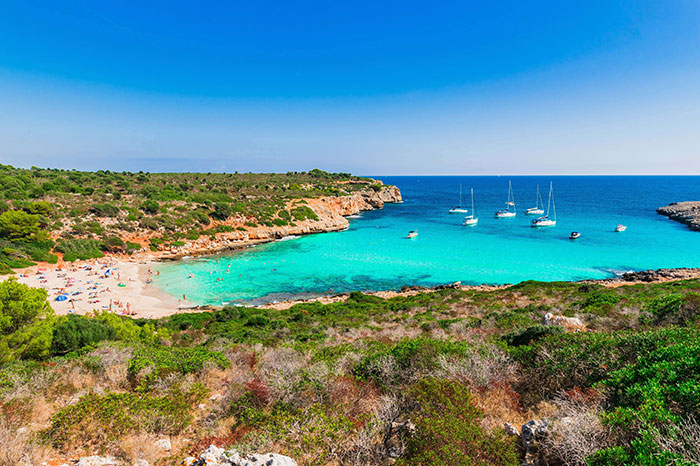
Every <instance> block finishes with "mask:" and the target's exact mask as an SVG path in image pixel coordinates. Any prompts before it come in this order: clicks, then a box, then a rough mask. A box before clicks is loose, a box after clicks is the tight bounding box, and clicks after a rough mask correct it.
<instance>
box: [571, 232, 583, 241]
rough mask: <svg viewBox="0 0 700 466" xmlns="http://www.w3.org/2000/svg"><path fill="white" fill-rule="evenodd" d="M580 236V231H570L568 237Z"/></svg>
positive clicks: (577, 237) (576, 237) (575, 237)
mask: <svg viewBox="0 0 700 466" xmlns="http://www.w3.org/2000/svg"><path fill="white" fill-rule="evenodd" d="M580 237H581V233H579V232H578V231H572V232H571V234H570V235H569V239H579V238H580Z"/></svg>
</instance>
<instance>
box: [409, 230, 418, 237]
mask: <svg viewBox="0 0 700 466" xmlns="http://www.w3.org/2000/svg"><path fill="white" fill-rule="evenodd" d="M416 236H418V230H411V231H409V232H408V235H407V236H406V238H408V239H411V238H415V237H416Z"/></svg>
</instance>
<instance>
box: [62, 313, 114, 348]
mask: <svg viewBox="0 0 700 466" xmlns="http://www.w3.org/2000/svg"><path fill="white" fill-rule="evenodd" d="M115 336H116V332H115V330H114V328H112V327H110V326H109V325H108V324H107V323H105V322H103V321H100V320H98V319H90V318H87V317H81V316H77V315H69V316H66V317H61V318H60V319H59V320H58V322H57V324H56V326H55V327H54V329H53V343H52V346H51V354H53V355H61V354H66V353H70V352H71V351H76V350H79V349H81V348H84V347H85V346H88V345H94V344H96V343H99V342H100V341H103V340H111V339H114V338H115Z"/></svg>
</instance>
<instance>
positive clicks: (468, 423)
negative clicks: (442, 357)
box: [396, 378, 518, 466]
mask: <svg viewBox="0 0 700 466" xmlns="http://www.w3.org/2000/svg"><path fill="white" fill-rule="evenodd" d="M411 397H412V398H414V399H415V401H416V403H417V405H418V406H419V408H418V410H417V411H416V413H415V414H414V416H412V420H413V423H414V424H415V426H416V432H415V434H414V435H412V436H411V437H410V438H409V439H408V442H407V445H406V452H405V454H404V455H403V457H402V458H400V459H399V460H398V461H397V462H396V465H397V466H444V465H447V464H449V465H463V466H499V465H504V466H505V465H511V466H516V465H517V464H518V457H517V454H516V450H515V442H514V440H513V439H512V438H507V437H506V435H505V433H504V432H503V431H502V430H500V429H498V430H494V431H492V432H491V433H489V432H488V431H486V429H484V428H483V427H481V425H480V421H481V419H482V417H483V414H482V412H481V411H480V410H479V409H478V408H477V407H476V406H474V404H473V403H472V400H471V395H470V393H469V388H468V387H467V386H466V385H462V384H460V383H458V382H453V381H446V380H439V379H432V378H428V379H424V380H421V381H420V382H418V384H417V385H416V386H415V387H414V388H413V390H412V393H411Z"/></svg>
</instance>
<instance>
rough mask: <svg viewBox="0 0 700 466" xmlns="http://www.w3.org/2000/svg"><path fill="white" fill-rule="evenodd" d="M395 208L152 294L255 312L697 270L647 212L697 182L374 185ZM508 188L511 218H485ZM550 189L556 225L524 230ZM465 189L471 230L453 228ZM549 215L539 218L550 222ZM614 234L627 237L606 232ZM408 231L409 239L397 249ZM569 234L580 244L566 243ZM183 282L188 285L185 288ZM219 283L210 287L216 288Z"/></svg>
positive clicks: (220, 260) (431, 179)
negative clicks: (452, 288)
mask: <svg viewBox="0 0 700 466" xmlns="http://www.w3.org/2000/svg"><path fill="white" fill-rule="evenodd" d="M376 178H379V179H381V180H382V181H383V182H384V183H386V184H393V185H396V186H398V187H399V188H400V190H401V193H402V195H403V200H404V201H403V202H402V203H398V204H386V205H385V206H384V208H383V209H379V210H374V211H369V212H363V213H361V214H360V215H357V216H354V217H353V218H350V219H349V220H350V227H349V229H347V230H345V231H341V232H334V233H321V234H315V235H308V236H303V237H297V238H288V239H286V240H283V241H277V242H273V243H268V244H263V245H258V246H255V247H251V248H247V249H244V250H239V251H233V252H228V253H225V254H218V255H213V256H206V257H197V258H192V259H185V260H181V261H178V262H174V263H162V264H159V265H158V267H157V270H159V271H160V275H159V276H158V277H156V280H155V285H156V286H157V287H159V288H160V289H161V290H163V291H165V292H167V293H169V294H171V295H173V296H174V297H177V298H182V297H183V295H186V297H187V301H188V303H190V304H212V305H226V304H263V303H269V302H274V301H281V300H287V299H299V298H309V297H314V296H321V295H333V294H337V293H341V292H348V291H380V290H398V289H400V288H401V287H403V286H406V285H420V286H435V285H440V284H448V283H454V282H457V281H459V282H462V284H471V285H478V284H507V283H519V282H521V281H524V280H542V281H558V280H582V279H602V278H609V277H614V276H615V275H617V274H620V273H623V272H626V271H637V270H646V269H657V268H666V267H669V268H670V267H700V232H694V231H690V230H689V229H688V228H687V227H686V226H684V225H682V224H680V223H677V222H674V221H671V220H669V219H668V218H666V217H663V216H661V215H659V214H657V213H656V209H657V208H658V207H660V206H664V205H667V204H669V203H670V202H674V201H685V200H700V177H699V176H512V177H508V176H385V177H376ZM509 181H511V182H512V186H513V192H514V196H515V204H516V209H517V215H516V217H514V218H500V219H498V218H495V217H494V213H495V212H496V211H497V210H499V209H502V208H504V207H505V201H506V195H507V190H508V182H509ZM550 183H552V186H553V199H554V206H556V215H557V217H556V219H557V223H556V226H554V227H546V228H532V227H531V225H530V223H531V221H532V220H533V218H536V217H533V216H528V215H525V209H526V208H529V207H532V206H534V205H535V202H536V189H537V186H538V185H539V188H540V190H541V193H542V197H543V199H544V203H545V206H544V208H545V210H546V209H547V202H548V192H549V185H550ZM460 185H461V186H462V191H463V199H462V204H463V205H464V206H465V207H467V208H470V206H471V198H470V195H469V193H470V189H472V188H473V189H474V199H475V204H476V213H477V216H478V218H479V222H478V224H477V225H476V226H473V227H468V226H463V225H462V220H463V217H464V215H465V214H451V213H449V210H450V208H452V207H454V206H455V205H457V204H459V191H460ZM553 214H554V211H553V208H552V207H550V217H553ZM618 224H623V225H626V226H627V230H626V231H624V232H615V231H614V230H615V227H616V226H617V225H618ZM410 230H416V231H417V232H418V236H417V237H415V238H412V239H407V238H406V236H407V234H408V232H409V231H410ZM572 231H578V232H580V233H581V237H580V238H579V239H576V240H570V239H569V235H570V234H571V232H572ZM190 274H192V275H191V278H189V277H190ZM217 279H219V280H217Z"/></svg>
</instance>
